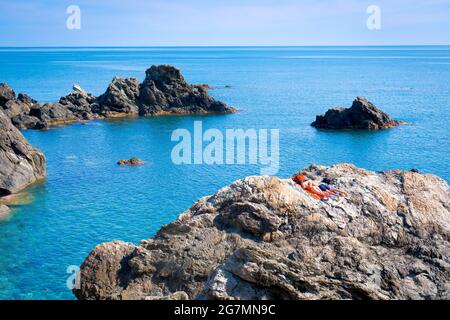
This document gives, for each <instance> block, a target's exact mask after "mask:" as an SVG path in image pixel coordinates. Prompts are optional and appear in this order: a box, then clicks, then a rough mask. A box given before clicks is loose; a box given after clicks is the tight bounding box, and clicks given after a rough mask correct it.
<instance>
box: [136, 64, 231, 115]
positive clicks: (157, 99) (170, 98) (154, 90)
mask: <svg viewBox="0 0 450 320" xmlns="http://www.w3.org/2000/svg"><path fill="white" fill-rule="evenodd" d="M145 75H146V77H145V80H144V82H143V83H142V85H141V87H140V93H139V98H138V101H139V105H140V114H141V115H159V114H171V113H173V114H204V113H232V112H234V111H235V110H234V109H233V108H231V107H228V106H227V105H226V104H224V103H222V102H219V101H216V100H214V99H213V98H211V97H210V96H209V94H208V92H207V91H206V90H205V89H204V85H203V86H198V85H189V84H188V83H187V82H186V80H184V78H183V76H182V75H181V72H180V70H178V69H176V68H174V67H172V66H169V65H162V66H152V67H151V68H150V69H148V70H147V71H146V72H145Z"/></svg>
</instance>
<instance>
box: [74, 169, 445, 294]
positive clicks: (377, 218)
mask: <svg viewBox="0 0 450 320" xmlns="http://www.w3.org/2000/svg"><path fill="white" fill-rule="evenodd" d="M302 174H303V175H305V176H307V177H308V178H310V179H313V180H316V181H320V180H322V179H324V178H326V179H328V181H332V182H333V184H335V185H336V186H337V187H338V188H339V189H342V190H345V191H346V192H347V193H348V196H347V197H346V198H344V199H343V200H342V201H339V202H333V201H331V202H323V201H317V200H315V199H313V198H312V197H311V196H310V195H309V194H308V193H307V192H305V191H304V190H303V189H302V188H301V187H300V186H298V185H297V184H296V183H294V182H293V181H292V180H291V179H279V178H276V177H267V176H266V177H248V178H245V179H243V180H238V181H236V182H234V183H232V184H231V185H229V186H227V187H224V188H222V189H221V190H219V191H218V192H217V193H216V194H214V195H212V196H209V197H204V198H202V199H200V200H199V201H197V202H196V203H195V204H194V205H193V206H192V207H191V208H190V209H189V210H187V211H186V212H184V213H183V214H182V215H180V216H179V217H178V219H177V220H176V221H174V222H172V223H170V224H168V225H165V226H163V227H162V228H161V229H160V231H159V232H158V233H157V234H156V236H155V237H153V238H151V239H148V240H144V241H142V242H141V243H140V244H139V245H134V244H131V243H125V242H120V241H115V242H111V243H105V244H101V245H98V246H97V247H95V248H94V249H93V250H92V252H91V253H90V254H89V255H88V257H87V258H86V260H85V261H84V262H83V264H82V266H81V273H80V276H81V282H80V285H81V286H80V288H79V289H75V290H74V293H75V295H76V296H77V297H78V298H79V299H164V298H171V297H173V296H174V295H180V292H184V293H185V294H186V296H187V297H188V298H189V299H225V300H228V299H449V298H450V281H449V279H450V269H449V266H450V252H449V248H450V243H449V239H450V237H449V236H450V201H449V200H450V190H449V187H448V185H447V183H446V182H445V181H444V180H442V179H440V178H439V177H437V176H434V175H427V174H418V173H414V172H410V171H399V170H394V171H386V172H381V173H375V172H371V171H366V170H363V169H359V168H357V167H355V166H353V165H349V164H339V165H335V166H331V167H323V166H316V165H312V166H310V167H308V168H307V169H305V170H303V171H302ZM183 296H184V295H183Z"/></svg>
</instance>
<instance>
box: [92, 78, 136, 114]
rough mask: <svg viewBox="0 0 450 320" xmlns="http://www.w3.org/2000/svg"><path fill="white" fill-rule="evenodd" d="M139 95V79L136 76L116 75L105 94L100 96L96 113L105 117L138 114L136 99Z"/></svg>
mask: <svg viewBox="0 0 450 320" xmlns="http://www.w3.org/2000/svg"><path fill="white" fill-rule="evenodd" d="M138 95H139V81H138V79H136V78H125V79H121V78H119V77H115V78H114V79H113V81H112V82H111V84H110V85H109V86H108V89H107V90H106V92H105V93H104V94H102V95H101V96H99V97H98V99H97V103H98V105H99V108H98V110H96V113H98V114H100V115H102V116H104V117H107V118H108V117H112V118H113V117H118V116H124V115H137V114H138V113H139V108H138V106H137V105H136V99H137V98H138Z"/></svg>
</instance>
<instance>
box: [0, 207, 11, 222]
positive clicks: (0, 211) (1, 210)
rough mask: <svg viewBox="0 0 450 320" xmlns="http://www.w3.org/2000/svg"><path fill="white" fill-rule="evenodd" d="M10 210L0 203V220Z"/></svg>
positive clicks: (6, 215)
mask: <svg viewBox="0 0 450 320" xmlns="http://www.w3.org/2000/svg"><path fill="white" fill-rule="evenodd" d="M9 213H10V210H9V208H8V207H7V206H5V205H3V204H0V220H3V219H5V218H6V217H8V216H9Z"/></svg>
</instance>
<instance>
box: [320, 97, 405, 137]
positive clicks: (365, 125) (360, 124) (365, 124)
mask: <svg viewBox="0 0 450 320" xmlns="http://www.w3.org/2000/svg"><path fill="white" fill-rule="evenodd" d="M399 124H401V122H400V121H396V120H392V119H391V117H390V116H389V115H388V114H386V113H385V112H383V111H381V110H380V109H378V108H377V107H376V106H375V105H374V104H372V103H371V102H369V101H368V100H367V99H365V98H363V97H357V98H356V99H355V100H354V101H353V104H352V106H351V107H350V108H332V109H329V110H328V111H327V112H326V113H325V115H321V116H317V117H316V121H314V122H313V123H311V125H312V126H313V127H316V128H321V129H364V130H379V129H387V128H392V127H396V126H398V125H399Z"/></svg>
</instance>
